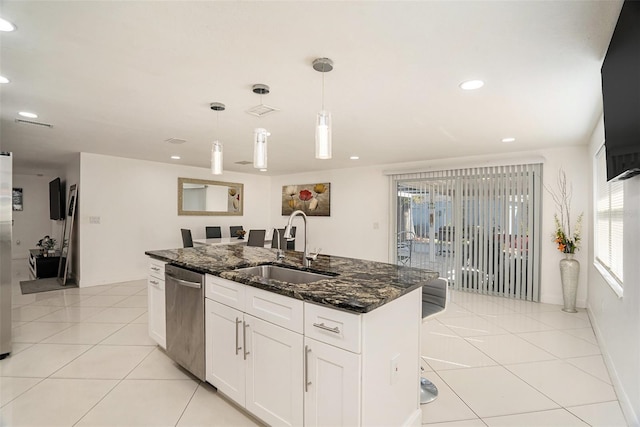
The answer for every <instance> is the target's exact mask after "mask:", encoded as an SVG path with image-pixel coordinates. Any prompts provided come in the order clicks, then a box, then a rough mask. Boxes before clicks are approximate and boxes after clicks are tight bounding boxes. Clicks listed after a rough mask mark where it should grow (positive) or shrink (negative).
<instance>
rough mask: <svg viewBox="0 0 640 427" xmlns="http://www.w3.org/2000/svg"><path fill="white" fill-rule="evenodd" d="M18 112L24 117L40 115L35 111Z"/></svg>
mask: <svg viewBox="0 0 640 427" xmlns="http://www.w3.org/2000/svg"><path fill="white" fill-rule="evenodd" d="M18 114H20V115H21V116H22V117H28V118H30V119H37V118H38V115H37V114H35V113H30V112H28V111H20V112H19V113H18Z"/></svg>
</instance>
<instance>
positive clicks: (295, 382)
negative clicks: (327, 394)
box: [244, 314, 303, 426]
mask: <svg viewBox="0 0 640 427" xmlns="http://www.w3.org/2000/svg"><path fill="white" fill-rule="evenodd" d="M244 328H245V334H246V336H247V344H246V350H247V352H248V355H247V374H246V375H247V376H246V384H247V393H246V408H247V410H248V411H249V412H251V413H253V414H255V415H256V416H257V417H258V418H260V419H262V420H264V421H266V422H267V423H268V424H270V425H280V426H301V425H302V422H303V406H302V405H303V396H302V392H301V388H302V372H303V367H302V357H301V355H302V342H303V338H302V335H300V334H298V333H295V332H293V331H289V330H287V329H284V328H281V327H280V326H276V325H273V324H271V323H269V322H265V321H264V320H260V319H258V318H255V317H253V316H250V315H248V314H246V315H245V325H244Z"/></svg>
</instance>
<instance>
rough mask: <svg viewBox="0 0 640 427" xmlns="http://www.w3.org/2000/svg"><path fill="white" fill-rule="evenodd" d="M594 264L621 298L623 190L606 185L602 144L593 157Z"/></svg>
mask: <svg viewBox="0 0 640 427" xmlns="http://www.w3.org/2000/svg"><path fill="white" fill-rule="evenodd" d="M595 163H596V177H595V179H596V183H595V193H596V194H595V200H596V207H595V208H596V221H595V230H594V234H595V237H596V238H595V248H594V252H595V265H596V267H597V268H598V270H599V271H600V272H601V273H602V274H603V276H604V277H605V279H606V280H607V282H609V284H610V285H611V287H612V288H613V289H614V291H616V293H618V295H620V296H622V286H623V275H622V259H623V257H622V240H623V236H624V223H623V212H624V187H623V184H622V182H621V181H617V182H607V162H606V156H605V147H604V145H603V146H602V148H601V149H600V150H599V151H598V153H597V154H596V159H595Z"/></svg>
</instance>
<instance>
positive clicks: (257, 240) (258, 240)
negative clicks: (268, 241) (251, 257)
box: [247, 230, 267, 247]
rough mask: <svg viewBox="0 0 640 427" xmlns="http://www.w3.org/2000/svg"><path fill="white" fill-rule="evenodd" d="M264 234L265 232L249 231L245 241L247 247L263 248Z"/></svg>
mask: <svg viewBox="0 0 640 427" xmlns="http://www.w3.org/2000/svg"><path fill="white" fill-rule="evenodd" d="M266 234H267V230H249V239H248V240H247V246H259V247H264V236H265V235H266Z"/></svg>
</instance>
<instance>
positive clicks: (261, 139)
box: [253, 128, 269, 169]
mask: <svg viewBox="0 0 640 427" xmlns="http://www.w3.org/2000/svg"><path fill="white" fill-rule="evenodd" d="M268 136H269V132H267V130H266V129H265V128H256V129H255V130H254V131H253V167H254V168H256V169H266V168H267V137H268Z"/></svg>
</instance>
